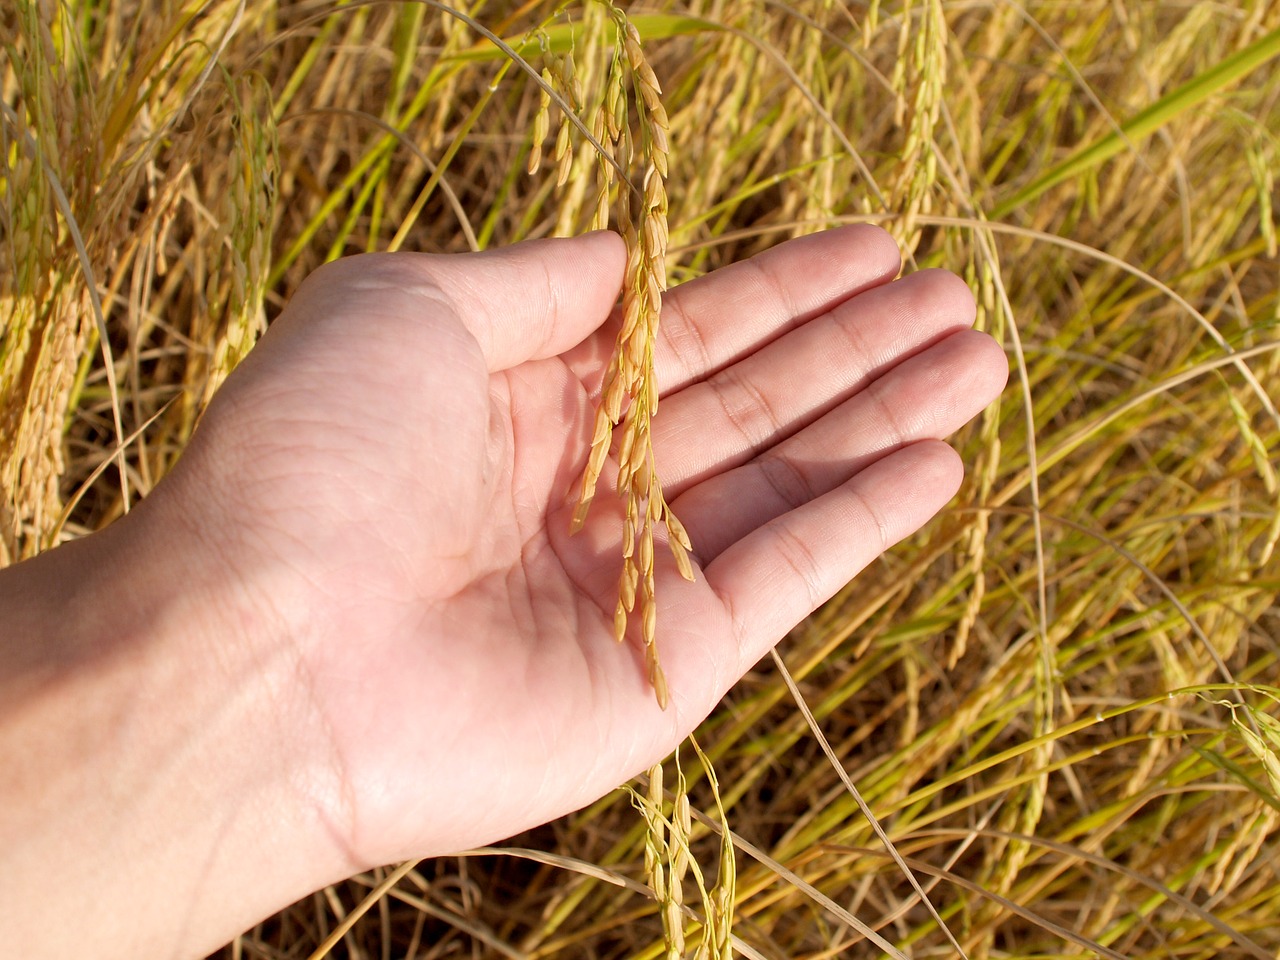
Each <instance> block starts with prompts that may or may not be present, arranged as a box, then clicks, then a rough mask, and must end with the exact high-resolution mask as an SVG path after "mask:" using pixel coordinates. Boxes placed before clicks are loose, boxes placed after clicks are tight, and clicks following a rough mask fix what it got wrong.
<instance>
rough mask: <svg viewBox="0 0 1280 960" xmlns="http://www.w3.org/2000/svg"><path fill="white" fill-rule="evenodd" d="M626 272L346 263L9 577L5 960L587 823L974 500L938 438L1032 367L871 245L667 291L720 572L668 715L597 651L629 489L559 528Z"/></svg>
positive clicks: (690, 497)
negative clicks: (157, 460)
mask: <svg viewBox="0 0 1280 960" xmlns="http://www.w3.org/2000/svg"><path fill="white" fill-rule="evenodd" d="M623 263H624V251H623V246H622V243H621V241H620V239H619V238H618V237H616V236H614V235H611V234H594V235H590V236H587V237H581V238H577V239H573V240H553V241H538V242H535V243H529V244H521V245H519V246H516V247H512V248H509V249H506V250H501V251H495V252H492V253H485V254H477V255H467V256H448V257H433V256H424V255H414V254H397V255H375V256H366V257H353V258H350V259H347V260H342V261H339V262H337V263H334V264H332V265H330V266H326V267H324V268H323V269H321V270H319V271H317V272H316V273H315V274H314V275H313V276H312V277H311V278H310V279H308V280H307V281H306V282H305V283H304V284H303V286H302V287H301V289H300V290H299V291H298V293H297V295H296V296H295V297H294V299H293V300H292V302H291V303H290V304H289V306H288V308H287V309H286V310H285V311H284V313H283V314H282V315H281V317H280V318H279V319H278V320H277V322H276V323H275V324H273V325H272V327H271V329H270V331H269V332H268V333H267V335H266V336H265V338H264V339H263V341H262V342H261V343H260V344H259V345H258V346H257V347H256V348H255V349H254V350H253V351H252V352H251V354H250V355H249V357H248V358H247V359H246V360H245V362H244V363H242V364H241V366H240V367H239V368H238V369H237V370H236V371H235V373H234V374H233V375H232V376H231V377H230V378H229V379H228V381H227V383H226V384H225V385H224V387H223V388H222V389H221V390H220V391H219V392H218V394H217V396H216V397H215V399H214V401H213V403H212V404H211V405H210V407H209V409H208V411H207V413H206V415H205V417H204V419H203V420H202V422H201V424H200V426H199V428H198V429H197V431H196V434H195V436H194V438H193V440H192V442H191V444H190V445H189V447H188V449H187V451H186V452H185V453H184V455H183V457H182V459H181V461H180V462H179V463H178V464H177V466H176V468H175V469H174V471H173V472H172V473H171V474H170V476H169V477H167V478H166V480H165V481H164V482H163V483H161V484H160V485H159V486H158V487H157V489H156V490H155V491H154V492H153V493H152V494H151V496H149V497H148V498H147V499H146V500H145V501H144V502H143V503H142V504H141V505H140V506H139V507H138V508H137V509H136V510H135V511H134V512H133V513H132V514H131V515H130V516H128V517H127V518H125V519H124V520H123V521H121V522H119V523H117V524H115V525H113V526H112V527H111V528H109V529H108V530H106V531H104V532H103V533H102V534H98V535H95V536H93V537H89V538H86V539H85V540H82V541H79V542H76V543H73V544H70V545H68V546H67V547H64V548H60V549H58V550H54V551H52V552H51V553H49V554H47V555H45V556H43V557H40V558H38V559H37V560H36V561H34V562H32V563H30V564H21V565H19V566H18V567H17V568H15V569H13V570H8V571H4V572H3V573H4V575H3V576H0V611H3V612H4V614H5V616H7V617H8V618H9V619H8V624H9V633H8V634H6V635H4V636H0V667H2V668H3V669H0V707H3V709H0V745H3V744H4V743H11V744H12V745H13V746H14V747H15V750H17V749H18V748H21V753H14V756H15V757H17V758H18V762H17V763H16V764H10V766H9V767H8V769H7V779H6V777H0V850H3V851H5V859H4V861H3V863H0V867H3V868H4V869H0V900H4V901H5V902H18V901H19V900H20V899H22V898H25V901H24V902H26V903H27V904H28V907H29V908H30V909H24V910H23V911H21V912H20V913H18V914H15V916H14V919H15V921H16V922H17V923H18V924H19V926H17V927H15V929H14V930H10V931H7V934H6V935H7V936H8V937H9V939H10V942H12V943H15V944H19V945H21V944H30V945H32V946H33V948H34V947H35V946H36V945H38V946H39V947H41V948H45V949H47V950H48V951H49V955H50V956H53V955H61V954H62V953H65V952H66V951H69V950H71V949H73V948H74V946H75V943H76V942H77V941H76V939H75V937H76V934H75V932H74V931H73V930H70V929H69V928H67V929H66V930H64V929H63V928H62V927H59V926H58V924H57V923H56V922H54V919H53V918H52V917H47V916H45V915H44V914H43V913H42V912H41V908H40V907H41V905H43V904H57V903H58V902H59V899H60V898H65V897H66V896H68V895H74V893H75V891H77V890H79V891H82V892H83V891H94V892H95V893H94V895H93V896H86V897H83V898H80V899H79V901H78V902H79V903H80V909H81V915H82V921H83V922H84V923H85V924H87V925H92V926H93V928H94V929H95V930H97V931H98V940H99V942H100V943H103V944H106V943H110V944H112V945H113V947H114V948H115V949H114V951H106V950H104V951H103V953H102V955H103V956H108V955H111V956H114V955H120V956H136V955H146V956H151V955H178V954H189V955H196V954H198V953H200V952H207V951H208V950H210V949H213V948H214V947H216V946H217V945H218V944H219V943H223V942H225V941H226V940H227V939H228V938H230V937H231V936H233V935H234V934H235V933H236V932H237V931H238V930H240V929H243V928H244V927H245V926H247V925H249V924H251V923H252V922H253V921H254V920H255V919H257V918H260V917H262V916H265V915H267V914H269V913H271V912H272V911H274V910H277V909H279V908H280V907H282V906H284V905H286V904H287V903H289V902H290V901H291V900H292V899H295V898H296V897H299V896H302V895H304V894H306V893H307V892H309V891H310V890H313V889H316V888H318V887H320V886H323V885H324V884H326V883H328V882H331V881H334V880H337V879H340V878H342V877H344V876H347V875H349V874H351V873H354V872H356V871H358V870H360V869H363V868H366V867H369V866H372V865H375V864H381V863H387V862H391V861H394V860H399V859H407V858H412V857H420V856H427V855H431V854H442V853H447V852H450V851H454V850H459V849H462V848H466V847H470V846H474V845H478V844H482V843H487V842H491V841H494V840H498V839H501V838H503V837H505V836H508V835H510V834H512V833H515V832H518V831H519V830H521V829H523V828H526V827H530V826H533V825H535V824H539V823H542V822H545V821H547V820H550V819H552V818H554V817H556V816H558V815H561V814H564V813H567V812H569V811H571V810H573V809H576V808H578V807H580V806H582V805H584V804H586V803H589V802H590V801H592V800H594V799H595V798H597V797H599V796H601V795H603V794H604V793H606V792H607V791H608V790H610V789H611V788H613V787H614V786H616V785H617V784H618V783H620V782H622V781H623V780H625V779H626V778H628V777H630V776H632V775H634V774H635V773H637V772H639V771H641V770H643V769H645V768H646V767H648V766H649V765H650V764H652V763H653V762H655V761H657V760H659V759H660V758H662V757H663V756H664V755H666V754H667V753H669V752H670V751H671V750H672V749H673V748H674V746H675V745H676V744H677V743H678V742H679V741H680V739H681V738H682V737H684V736H685V735H686V734H687V733H688V732H689V731H690V730H691V729H692V728H693V727H694V726H695V725H696V724H697V723H698V722H699V721H700V720H702V719H703V718H704V717H705V716H706V715H707V714H708V712H709V711H710V710H711V709H712V708H713V706H714V705H715V703H716V702H717V700H718V699H719V698H720V697H721V695H722V694H723V693H724V692H725V690H727V689H728V688H729V687H730V686H731V685H732V684H733V683H734V682H735V681H736V680H737V679H738V678H739V677H741V675H742V674H743V673H744V672H745V671H746V670H747V669H748V668H749V667H750V666H751V665H752V664H753V663H755V662H756V661H757V660H758V659H759V658H760V657H761V656H763V655H764V653H765V652H766V651H767V650H768V649H769V648H770V647H771V646H772V645H773V644H775V643H776V642H777V641H778V640H779V639H781V637H782V636H783V635H784V634H785V633H786V632H787V630H789V629H790V628H791V627H792V626H793V625H795V624H796V623H797V622H799V621H800V620H801V619H803V617H804V616H806V615H807V614H808V613H809V612H810V611H812V610H813V609H815V608H816V607H817V606H818V605H819V604H821V603H822V602H823V601H825V600H826V599H827V598H829V597H830V596H831V595H832V594H834V593H835V592H836V590H838V589H839V588H840V587H841V586H843V585H844V584H845V583H846V582H847V581H848V580H849V579H851V578H852V577H853V576H854V575H855V574H856V573H857V572H858V571H859V570H860V569H862V567H864V566H865V565H866V564H867V563H869V562H870V561H872V560H873V559H874V558H875V557H876V556H878V555H879V554H880V552H881V551H883V550H884V549H885V548H886V547H888V546H889V545H890V544H892V543H894V542H895V541H897V540H899V539H900V538H902V537H904V536H906V535H908V534H909V533H911V532H912V531H914V530H916V529H917V528H918V527H919V526H920V525H922V524H923V523H925V522H926V521H928V520H929V518H930V517H932V516H933V515H934V514H935V513H936V512H937V511H938V510H939V509H940V508H941V507H942V506H943V505H944V504H945V503H946V502H947V500H948V499H950V497H951V496H952V495H953V494H954V492H955V490H956V488H957V486H958V484H959V480H960V476H961V467H960V464H959V461H958V458H957V456H956V454H955V453H954V452H953V451H951V450H950V448H948V447H947V446H946V445H945V444H943V443H942V442H941V441H940V438H942V437H945V436H947V435H948V434H949V433H951V432H952V431H954V430H955V429H956V428H958V427H959V426H960V425H961V424H963V423H964V422H966V421H967V420H968V419H969V418H971V417H972V416H974V415H975V414H976V413H977V412H978V411H979V410H981V409H982V407H984V406H985V405H986V404H987V403H988V402H990V401H991V400H992V399H993V398H994V397H995V396H996V394H997V393H998V392H999V390H1000V389H1001V388H1002V386H1003V384H1004V381H1005V377H1006V372H1007V367H1006V362H1005V359H1004V356H1003V353H1002V352H1001V350H1000V348H999V347H998V346H997V345H996V344H995V343H994V342H993V341H992V340H991V339H990V338H989V337H987V336H985V335H983V334H978V333H974V332H972V331H971V330H969V329H968V328H969V326H970V324H971V322H972V319H973V301H972V297H971V296H970V294H969V292H968V290H967V289H966V288H965V286H964V285H963V284H962V283H961V282H960V281H959V280H957V279H956V278H955V277H954V276H951V275H950V274H946V273H944V272H940V271H925V272H921V273H917V274H913V275H911V276H909V277H907V278H905V279H903V280H899V281H894V282H890V281H891V280H892V278H893V277H894V276H895V274H896V272H897V270H898V266H899V264H898V255H897V250H896V247H895V246H894V244H893V242H892V241H891V240H890V239H889V237H888V236H887V235H886V234H884V233H883V232H882V231H880V230H878V229H875V228H873V227H865V226H859V227H849V228H844V229H840V230H835V231H831V232H829V233H824V234H819V235H815V236H810V237H805V238H803V239H800V240H795V241H792V242H790V243H787V244H783V245H781V246H779V247H777V248H775V249H773V250H770V251H768V252H766V253H764V254H762V255H760V256H759V257H757V258H755V259H754V260H752V261H748V262H745V263H742V264H738V265H735V266H732V267H729V268H726V269H724V270H721V271H718V272H716V273H714V274H712V275H709V276H707V277H705V278H703V279H701V280H697V281H694V282H691V283H689V284H686V285H683V286H681V287H678V288H676V289H675V290H674V291H672V292H671V293H670V294H669V296H668V297H667V300H666V305H665V308H664V314H663V320H662V329H661V336H660V343H659V344H658V349H657V354H656V367H657V376H658V379H659V381H660V388H661V392H662V397H663V399H662V404H661V408H660V410H659V414H658V416H657V418H656V419H655V421H654V427H653V429H654V434H653V440H654V447H655V454H656V461H657V464H658V469H659V472H660V474H661V477H662V480H663V484H664V491H665V494H666V497H667V500H668V502H669V503H670V504H671V506H672V508H673V510H674V512H675V513H676V514H677V516H679V517H680V518H681V520H682V521H683V523H684V525H685V526H686V527H687V529H688V531H689V534H690V536H691V538H692V542H693V557H694V560H695V561H696V567H697V571H696V578H695V581H694V582H693V583H689V582H686V581H684V580H683V579H681V577H680V576H679V574H678V573H677V571H676V569H675V565H674V562H673V561H671V559H670V558H669V557H667V556H666V555H665V553H664V552H663V551H657V554H658V561H657V562H658V573H657V599H658V607H659V614H658V646H659V650H660V653H661V657H662V662H663V666H664V669H665V671H666V674H667V677H668V681H669V686H670V692H671V705H670V709H668V710H667V711H665V712H664V711H662V710H660V709H659V708H658V706H657V705H656V703H655V701H654V697H653V693H652V691H651V690H650V689H649V687H648V684H647V682H646V674H645V670H644V660H643V656H642V654H641V652H640V650H639V649H638V647H637V646H636V645H634V644H632V645H627V644H624V645H618V644H616V643H615V642H614V641H613V638H612V623H613V610H614V603H615V601H616V592H615V591H616V588H617V586H616V585H617V577H618V571H619V567H620V535H621V527H622V516H621V506H620V505H619V504H617V503H615V502H614V501H613V500H612V498H611V497H609V496H608V494H607V490H608V489H609V484H610V481H611V479H612V478H611V477H610V475H609V468H608V467H607V468H606V472H605V476H604V479H603V482H602V488H601V492H600V494H599V495H598V496H597V498H596V501H595V503H594V505H593V507H592V512H591V516H590V517H589V519H588V522H587V527H586V529H585V530H584V531H583V532H582V533H580V534H578V535H577V536H573V537H571V536H570V535H569V527H570V518H571V516H572V512H573V506H574V500H573V497H574V495H575V494H576V491H577V480H578V478H579V475H580V472H581V470H582V466H583V462H584V460H585V457H586V452H587V448H588V444H589V441H590V433H591V425H592V419H593V407H594V403H595V399H596V398H595V396H594V391H596V390H598V388H599V382H600V379H601V373H602V370H603V368H604V365H605V363H606V362H607V359H608V356H609V353H610V351H611V348H612V344H613V339H614V336H615V334H616V316H615V317H613V318H612V319H607V318H609V317H610V313H611V307H612V306H613V303H614V300H615V297H616V295H617V292H618V289H619V286H620V283H621V275H622V271H623ZM0 619H3V618H0ZM50 623H58V624H61V625H62V627H61V629H60V631H59V632H58V633H57V634H56V635H50V633H49V631H48V628H47V625H48V624H50ZM15 711H16V712H15ZM49 863H58V864H62V865H63V867H62V869H61V872H60V874H59V875H58V877H57V886H56V887H55V888H50V889H49V890H47V891H43V888H41V887H40V886H39V884H35V885H32V883H31V881H30V879H29V878H32V877H39V876H43V875H45V874H46V873H47V870H46V869H45V867H46V865H47V864H49ZM4 877H15V878H16V877H23V878H28V879H24V880H23V887H22V891H21V893H19V891H18V890H17V889H16V888H15V889H13V890H9V891H6V890H5V889H4V885H5V880H4ZM108 889H109V890H112V891H122V892H123V893H121V894H119V895H113V896H111V897H103V896H98V895H97V892H98V891H102V890H108ZM55 894H56V895H55ZM120 896H125V897H126V900H125V904H126V908H125V909H121V904H120ZM23 925H25V926H23ZM59 932H62V933H65V934H66V936H67V937H70V938H71V939H69V940H66V939H65V938H64V940H59V939H58V934H59ZM64 941H65V942H64ZM31 955H35V954H31Z"/></svg>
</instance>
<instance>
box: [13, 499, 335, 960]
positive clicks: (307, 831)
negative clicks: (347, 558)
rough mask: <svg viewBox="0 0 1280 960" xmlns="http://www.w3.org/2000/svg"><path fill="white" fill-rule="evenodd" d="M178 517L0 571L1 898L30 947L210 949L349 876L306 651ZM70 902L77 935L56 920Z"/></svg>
mask: <svg viewBox="0 0 1280 960" xmlns="http://www.w3.org/2000/svg"><path fill="white" fill-rule="evenodd" d="M165 512H166V511H165V505H163V504H161V503H157V504H156V505H155V508H154V509H153V508H152V506H151V504H147V505H144V508H143V509H140V510H139V511H137V512H136V513H135V514H134V515H132V516H130V517H128V518H126V519H125V520H123V521H121V522H119V523H117V524H115V525H114V526H113V527H112V528H110V529H109V530H107V531H104V532H103V533H101V534H97V535H95V536H92V537H89V538H86V539H85V540H83V541H79V542H76V543H72V544H68V545H67V546H65V547H61V548H59V549H57V550H54V551H51V552H50V553H48V554H46V555H44V556H42V557H39V558H37V559H36V560H34V561H31V562H29V563H26V564H22V565H19V566H18V567H16V568H13V569H10V570H6V571H2V572H0V622H6V623H8V624H10V625H11V626H10V627H7V628H6V630H5V631H4V636H3V640H0V752H3V753H4V755H6V756H9V757H14V758H16V762H15V763H13V764H11V765H10V766H9V769H8V770H7V771H6V772H5V773H3V774H0V860H2V861H3V866H2V868H0V902H3V903H6V904H8V905H13V904H22V905H23V907H24V909H22V910H10V909H9V908H8V907H7V908H6V911H5V912H6V914H8V915H9V916H10V917H11V918H12V922H13V923H14V924H15V925H16V930H13V931H6V942H8V943H9V944H10V945H11V946H13V945H15V944H16V945H21V946H22V947H25V948H27V949H25V950H22V951H21V952H22V954H23V955H24V956H37V957H38V956H44V955H50V956H62V955H69V954H70V953H72V952H74V951H75V950H76V949H78V947H79V945H80V944H81V943H82V941H81V939H80V938H81V937H82V936H83V931H84V930H85V929H92V930H94V931H96V933H95V938H96V939H98V942H99V943H100V944H101V945H102V948H103V949H102V950H100V951H95V955H99V956H104V957H105V956H115V955H121V956H124V955H129V956H152V955H164V956H182V955H191V956H197V955H203V954H205V953H207V952H209V951H210V950H213V949H215V948H216V947H218V946H219V945H220V944H221V943H223V942H225V941H226V940H227V939H229V938H230V937H232V936H234V934H235V933H237V932H238V931H239V930H240V929H243V928H245V927H247V926H249V925H251V924H252V923H254V922H255V921H257V920H258V919H260V918H261V917H263V916H265V915H268V914H269V913H271V912H272V911H274V910H276V909H278V908H279V907H281V906H284V905H285V903H287V902H288V901H289V899H291V898H293V897H297V896H302V895H304V894H305V893H307V892H309V891H310V890H312V889H314V888H315V887H317V886H319V885H321V884H323V883H324V882H326V881H327V880H329V879H331V878H332V877H333V876H334V875H335V874H340V873H342V872H343V871H342V869H341V867H340V866H338V864H339V863H340V862H341V858H342V854H341V851H340V850H335V849H334V844H333V841H332V837H333V836H337V835H340V831H335V830H333V829H332V825H331V824H329V823H327V822H326V820H327V818H328V817H329V816H330V815H331V811H332V810H334V809H337V805H336V804H334V803H333V802H332V801H331V798H329V797H327V796H325V795H324V794H323V791H324V790H325V789H328V788H329V785H330V784H332V783H334V782H336V781H335V780H334V778H332V776H330V775H329V771H327V770H326V769H325V757H324V738H323V735H322V733H323V732H322V731H320V730H318V729H316V725H315V723H314V722H313V721H312V720H311V718H310V717H309V716H307V711H306V707H305V697H304V696H300V695H299V692H298V684H299V683H300V682H305V678H300V677H299V676H298V670H297V662H298V661H297V658H296V657H295V656H293V655H292V653H291V651H293V650H294V649H295V648H294V647H293V646H292V645H291V644H290V643H288V642H279V641H282V640H284V641H287V640H288V638H287V637H285V636H282V635H281V633H280V631H281V630H283V629H284V627H283V624H281V623H280V622H279V620H278V618H277V617H276V615H275V614H274V613H273V612H272V611H271V610H270V609H268V608H267V607H266V606H264V605H261V604H258V603H255V602H254V597H253V596H252V594H251V592H250V591H249V590H248V589H247V586H246V580H245V576H246V574H245V572H244V571H232V570H229V569H226V568H225V567H224V565H222V564H220V563H219V562H218V560H217V558H216V557H214V556H212V555H210V554H209V553H208V552H207V551H206V550H205V549H203V547H202V544H201V542H200V540H199V539H196V538H194V537H193V536H192V532H191V531H189V530H183V529H182V526H181V524H180V523H176V522H175V521H174V519H173V518H172V517H169V516H166V515H165ZM42 886H43V889H41V887H42ZM68 901H74V903H75V907H74V909H75V911H76V913H77V914H78V916H79V917H80V918H81V921H82V922H80V923H78V924H77V925H76V929H75V930H71V929H68V928H67V925H66V924H65V923H60V922H59V920H58V918H56V917H53V916H52V915H50V916H48V917H45V916H42V911H51V910H54V909H55V908H56V909H57V910H58V911H60V912H63V913H64V912H65V908H66V906H67V904H68ZM9 922H10V921H8V920H7V921H6V925H7V924H8V923H9ZM60 936H66V937H68V938H75V939H69V940H68V941H67V942H65V943H64V942H62V941H61V940H60V939H59V938H60Z"/></svg>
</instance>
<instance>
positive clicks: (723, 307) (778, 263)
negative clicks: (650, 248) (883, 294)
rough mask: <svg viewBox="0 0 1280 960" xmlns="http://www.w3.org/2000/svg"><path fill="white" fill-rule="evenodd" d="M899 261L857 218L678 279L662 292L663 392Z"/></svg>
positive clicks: (878, 280)
mask: <svg viewBox="0 0 1280 960" xmlns="http://www.w3.org/2000/svg"><path fill="white" fill-rule="evenodd" d="M901 266H902V257H901V253H900V251H899V250H898V244H897V242H896V241H895V240H894V239H893V237H891V236H890V235H889V234H888V233H886V232H885V231H884V230H882V229H880V228H879V227H877V226H873V225H871V224H866V223H859V224H852V225H850V226H845V227H839V228H837V229H835V230H828V231H825V232H823V233H815V234H810V235H808V236H804V237H799V238H797V239H795V240H788V241H787V242H786V243H781V244H779V245H778V246H776V247H772V248H770V249H768V250H765V251H764V252H762V253H759V254H756V255H755V256H754V257H751V258H750V259H748V260H742V261H739V262H738V263H734V264H730V265H729V266H727V267H724V268H722V269H720V270H716V271H714V272H712V273H709V274H707V275H706V276H705V277H700V278H698V279H697V280H692V281H690V282H688V283H684V284H681V285H680V286H678V287H676V288H674V289H673V290H672V291H671V292H670V293H669V294H668V295H667V296H666V297H665V298H664V302H663V307H662V320H661V323H660V324H659V326H658V342H657V345H656V346H657V350H656V352H655V354H654V366H655V368H656V371H657V374H658V386H659V391H660V393H661V394H666V393H670V392H674V391H676V390H680V389H682V388H684V387H686V386H688V385H689V384H691V383H696V382H697V381H699V380H702V379H703V378H705V377H707V376H709V375H711V374H713V373H715V372H716V371H718V370H722V369H724V368H725V367H727V366H729V365H731V364H733V363H736V362H737V361H739V360H741V359H742V358H743V357H746V356H749V355H750V354H752V353H755V352H756V351H757V350H759V349H760V348H761V347H763V346H765V345H766V344H768V343H771V342H772V341H774V340H776V339H777V338H779V337H781V336H783V335H784V334H786V333H787V332H788V331H790V330H794V329H795V328H796V327H799V326H801V325H803V324H804V323H807V322H808V321H809V320H812V319H814V318H815V317H819V316H822V315H823V314H825V313H826V312H827V311H829V310H831V309H832V308H834V307H836V306H838V305H839V304H841V303H843V302H844V301H845V300H848V299H849V298H850V297H853V296H855V295H856V294H859V293H861V292H862V291H864V290H867V289H870V288H871V287H876V286H879V285H880V284H883V283H888V282H889V281H890V280H892V279H893V278H894V277H896V276H897V275H898V271H899V269H900V268H901Z"/></svg>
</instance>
